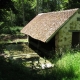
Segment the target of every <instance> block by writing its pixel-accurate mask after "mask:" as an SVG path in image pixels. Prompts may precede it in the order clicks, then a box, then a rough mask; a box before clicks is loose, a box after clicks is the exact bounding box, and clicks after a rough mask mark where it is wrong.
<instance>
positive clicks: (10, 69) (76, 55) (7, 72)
mask: <svg viewBox="0 0 80 80" xmlns="http://www.w3.org/2000/svg"><path fill="white" fill-rule="evenodd" d="M0 63H1V66H0V79H1V80H13V79H14V80H26V79H28V80H33V79H35V80H46V79H48V80H79V79H80V76H79V75H80V52H78V51H76V52H75V51H74V52H71V51H68V52H66V54H65V55H64V56H63V57H62V58H58V60H57V61H56V63H55V66H54V67H53V68H50V69H44V70H31V69H29V68H27V67H26V66H24V64H23V63H22V62H20V61H19V62H18V61H17V60H13V61H12V60H10V59H8V58H4V57H0Z"/></svg>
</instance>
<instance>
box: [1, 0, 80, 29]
mask: <svg viewBox="0 0 80 80" xmlns="http://www.w3.org/2000/svg"><path fill="white" fill-rule="evenodd" d="M70 8H80V1H79V0H0V29H5V27H7V28H8V29H9V28H10V27H13V26H24V25H25V24H27V23H28V22H29V21H30V20H31V19H32V18H34V17H35V16H36V15H37V14H39V13H44V12H50V11H56V10H64V9H70Z"/></svg>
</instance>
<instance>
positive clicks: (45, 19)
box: [21, 8, 78, 42]
mask: <svg viewBox="0 0 80 80" xmlns="http://www.w3.org/2000/svg"><path fill="white" fill-rule="evenodd" d="M77 10H78V8H76V9H70V10H63V11H57V12H48V13H41V14H38V15H37V16H36V17H35V18H34V19H32V20H31V21H30V22H29V23H28V24H27V25H26V26H25V27H24V28H23V29H22V30H21V32H22V33H24V34H27V35H29V36H31V37H33V38H34V39H38V40H40V41H43V42H45V41H46V40H47V39H48V38H49V37H50V36H51V35H52V34H54V33H55V31H56V30H58V29H59V28H60V26H61V25H62V24H63V23H64V22H65V21H66V20H68V19H69V18H70V17H71V16H72V15H73V14H74V13H75V12H76V11H77Z"/></svg>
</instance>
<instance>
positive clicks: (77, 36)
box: [72, 32, 80, 48]
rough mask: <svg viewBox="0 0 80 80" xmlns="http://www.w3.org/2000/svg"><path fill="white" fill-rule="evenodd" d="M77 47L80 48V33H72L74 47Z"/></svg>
mask: <svg viewBox="0 0 80 80" xmlns="http://www.w3.org/2000/svg"><path fill="white" fill-rule="evenodd" d="M76 46H79V47H80V32H73V33H72V47H73V48H75V47H76Z"/></svg>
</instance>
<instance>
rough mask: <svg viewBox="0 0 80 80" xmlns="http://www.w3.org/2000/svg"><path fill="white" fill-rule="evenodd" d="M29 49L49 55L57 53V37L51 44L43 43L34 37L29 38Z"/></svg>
mask: <svg viewBox="0 0 80 80" xmlns="http://www.w3.org/2000/svg"><path fill="white" fill-rule="evenodd" d="M29 47H31V48H33V49H36V50H38V51H41V52H43V53H47V54H48V55H49V53H50V52H53V53H54V52H55V36H54V37H53V38H52V39H51V40H50V41H49V42H42V41H39V40H36V39H33V38H32V37H29Z"/></svg>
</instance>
